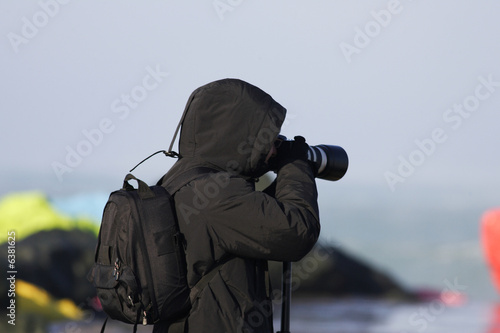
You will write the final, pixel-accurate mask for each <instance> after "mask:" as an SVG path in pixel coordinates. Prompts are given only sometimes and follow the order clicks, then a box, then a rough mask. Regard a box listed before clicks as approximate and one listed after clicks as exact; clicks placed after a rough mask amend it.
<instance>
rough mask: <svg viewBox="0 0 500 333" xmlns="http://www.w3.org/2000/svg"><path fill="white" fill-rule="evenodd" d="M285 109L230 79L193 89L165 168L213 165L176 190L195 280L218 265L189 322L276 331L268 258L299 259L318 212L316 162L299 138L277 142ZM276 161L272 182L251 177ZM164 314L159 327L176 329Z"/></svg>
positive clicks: (192, 327)
mask: <svg viewBox="0 0 500 333" xmlns="http://www.w3.org/2000/svg"><path fill="white" fill-rule="evenodd" d="M285 114H286V110H285V108H283V107H282V106H281V105H280V104H278V103H277V102H276V101H274V100H273V98H272V97H271V96H270V95H268V94H267V93H265V92H264V91H262V90H261V89H259V88H257V87H255V86H253V85H251V84H249V83H246V82H244V81H241V80H238V79H224V80H219V81H215V82H212V83H209V84H207V85H204V86H202V87H200V88H198V89H196V90H195V91H194V92H193V93H192V94H191V96H190V97H189V99H188V102H187V105H186V109H185V115H184V119H183V121H182V129H181V134H180V139H179V155H180V158H179V160H178V161H177V162H176V163H175V164H174V166H173V167H172V168H171V169H170V170H169V172H168V173H167V174H166V175H165V177H164V178H163V180H164V183H163V185H164V186H166V184H167V182H168V180H169V179H174V178H175V177H179V176H180V175H181V174H182V173H183V172H186V171H187V170H189V169H192V168H196V167H200V166H201V167H208V168H211V169H214V172H213V173H212V172H207V173H206V174H203V175H201V176H200V177H198V178H196V179H194V180H192V181H191V182H189V183H188V184H187V185H185V186H183V187H182V188H180V190H179V191H178V192H176V194H175V196H174V199H175V203H176V210H177V216H178V219H179V225H180V226H179V227H180V230H181V233H182V234H183V235H184V239H185V245H186V246H185V249H186V262H187V282H188V285H189V286H190V287H191V288H192V287H193V286H195V285H196V283H197V282H198V281H199V280H200V279H201V278H202V277H203V276H205V275H206V274H207V273H209V272H210V271H212V270H213V269H216V270H217V273H216V274H215V275H213V277H212V278H211V279H210V281H209V282H208V283H207V284H206V286H204V288H203V289H202V290H201V291H200V292H199V293H198V294H197V297H196V299H194V300H193V301H192V308H191V310H190V312H189V314H188V316H187V319H186V321H185V324H184V325H185V328H184V331H185V332H191V333H193V332H204V333H207V332H214V333H223V332H227V333H236V332H266V333H269V332H273V317H272V302H271V299H270V294H271V292H270V288H269V279H268V278H267V261H268V260H273V261H297V260H300V259H301V258H302V257H303V256H305V255H306V254H307V253H308V252H309V251H310V250H311V248H312V247H313V245H314V244H315V243H316V241H317V239H318V236H319V232H320V224H319V212H318V204H317V189H316V183H315V171H314V170H313V167H312V166H311V165H310V164H309V162H307V158H306V155H307V149H308V146H307V144H306V143H305V141H304V139H303V138H296V140H295V141H292V142H286V148H282V147H280V148H276V147H275V142H279V141H276V138H277V136H278V134H279V132H280V128H281V125H282V123H283V121H284V119H285ZM270 169H273V171H275V172H276V173H277V176H276V179H275V181H274V182H273V184H272V185H271V186H270V187H269V188H268V189H266V190H265V191H262V192H261V191H256V190H255V181H256V180H257V179H258V178H259V177H261V176H262V175H263V174H264V173H266V172H267V171H269V170H270ZM170 326H171V325H170V324H168V323H158V324H157V325H155V328H154V332H171V331H172V327H170Z"/></svg>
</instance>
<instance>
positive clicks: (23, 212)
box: [0, 192, 99, 244]
mask: <svg viewBox="0 0 500 333" xmlns="http://www.w3.org/2000/svg"><path fill="white" fill-rule="evenodd" d="M75 228H77V229H83V230H91V231H92V232H94V233H95V234H96V235H97V234H98V232H99V227H98V226H97V225H96V224H95V223H93V222H92V221H90V220H86V219H72V218H70V217H68V216H65V215H63V214H60V213H59V212H57V211H56V210H54V208H53V207H52V206H51V205H50V203H49V202H48V200H47V198H46V197H45V195H44V194H43V193H41V192H22V193H14V194H10V195H7V196H5V197H4V198H3V199H2V200H1V201H0V244H1V243H4V242H7V240H8V235H7V233H8V232H9V231H11V230H14V231H15V241H16V242H17V241H19V240H21V239H22V238H26V237H27V236H29V235H31V234H34V233H36V232H39V231H42V230H50V229H63V230H71V229H75ZM9 236H11V235H9Z"/></svg>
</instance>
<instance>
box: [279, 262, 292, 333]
mask: <svg viewBox="0 0 500 333" xmlns="http://www.w3.org/2000/svg"><path fill="white" fill-rule="evenodd" d="M291 298H292V263H291V262H283V276H282V280H281V329H280V330H279V332H278V333H290V303H291Z"/></svg>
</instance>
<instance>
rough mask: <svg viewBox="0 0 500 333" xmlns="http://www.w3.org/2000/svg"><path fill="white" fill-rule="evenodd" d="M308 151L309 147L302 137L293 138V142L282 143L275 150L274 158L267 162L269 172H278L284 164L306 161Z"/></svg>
mask: <svg viewBox="0 0 500 333" xmlns="http://www.w3.org/2000/svg"><path fill="white" fill-rule="evenodd" d="M308 150H309V145H308V144H307V143H306V139H304V137H302V136H296V137H294V140H293V141H282V142H281V144H280V145H279V147H278V148H277V154H276V156H275V157H273V158H271V159H270V161H269V164H270V166H271V170H274V171H278V170H279V169H281V168H282V167H283V166H284V165H285V164H288V163H290V162H293V161H295V160H303V161H307V152H308Z"/></svg>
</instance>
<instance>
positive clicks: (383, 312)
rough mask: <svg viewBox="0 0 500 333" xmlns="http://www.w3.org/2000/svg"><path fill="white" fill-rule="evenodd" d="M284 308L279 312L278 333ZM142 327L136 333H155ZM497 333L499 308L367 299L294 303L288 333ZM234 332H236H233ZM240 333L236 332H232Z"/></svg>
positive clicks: (86, 332) (82, 328)
mask: <svg viewBox="0 0 500 333" xmlns="http://www.w3.org/2000/svg"><path fill="white" fill-rule="evenodd" d="M89 318H91V320H87V321H82V322H58V323H54V324H52V325H50V327H49V328H48V330H47V332H49V333H60V332H67V331H68V330H69V331H72V332H80V333H91V332H99V330H100V329H101V326H102V324H103V318H102V317H99V318H92V317H89ZM280 325H281V319H280V307H279V306H277V307H276V308H275V313H274V330H275V332H279V331H280ZM151 330H152V327H151V326H142V325H138V330H137V332H139V333H147V332H151ZM131 331H132V326H131V325H129V324H124V323H121V322H118V321H113V320H110V321H108V324H107V326H106V332H110V333H125V332H131ZM311 332H314V333H423V332H425V333H498V332H500V303H498V304H497V303H494V302H478V301H463V302H462V303H458V304H447V303H446V301H444V300H439V299H437V300H433V301H430V302H422V303H400V302H393V301H386V300H385V301H384V300H373V299H363V298H349V299H311V300H307V301H306V300H293V301H292V306H291V319H290V333H311ZM232 333H233V332H232ZM234 333H238V332H234Z"/></svg>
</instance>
